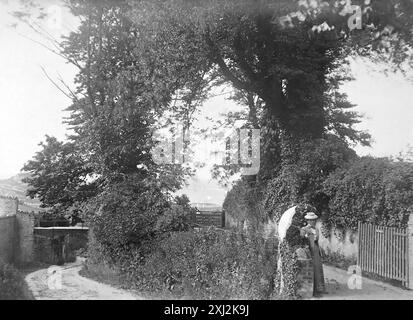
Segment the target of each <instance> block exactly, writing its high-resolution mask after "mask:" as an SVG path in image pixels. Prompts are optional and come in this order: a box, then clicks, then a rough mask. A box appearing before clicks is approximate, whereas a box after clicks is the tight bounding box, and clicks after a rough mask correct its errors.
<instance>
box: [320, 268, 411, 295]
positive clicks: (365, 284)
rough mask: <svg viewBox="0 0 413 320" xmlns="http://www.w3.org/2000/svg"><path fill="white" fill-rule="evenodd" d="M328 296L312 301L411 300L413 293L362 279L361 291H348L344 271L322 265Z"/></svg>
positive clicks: (347, 277) (346, 275)
mask: <svg viewBox="0 0 413 320" xmlns="http://www.w3.org/2000/svg"><path fill="white" fill-rule="evenodd" d="M324 277H325V279H326V285H327V291H328V294H326V295H324V296H323V297H322V298H313V299H314V300H413V291H410V290H404V289H401V288H398V287H395V286H392V285H389V284H387V283H383V282H379V281H374V280H371V279H367V278H364V277H363V278H362V288H361V289H353V290H352V289H350V288H349V286H348V285H347V281H348V279H349V277H350V275H348V274H347V272H346V271H344V270H341V269H338V268H334V267H331V266H326V265H324Z"/></svg>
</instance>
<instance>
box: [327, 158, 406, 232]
mask: <svg viewBox="0 0 413 320" xmlns="http://www.w3.org/2000/svg"><path fill="white" fill-rule="evenodd" d="M324 192H325V194H326V195H327V196H328V198H329V202H328V211H327V212H328V214H327V215H326V216H325V219H324V220H325V224H326V225H328V226H330V227H333V228H336V229H353V230H356V229H357V224H358V222H359V221H362V222H370V223H374V224H377V225H381V226H387V227H399V228H400V227H405V226H406V224H407V221H408V218H409V214H410V213H413V164H412V163H408V162H394V161H391V160H389V159H387V158H379V159H377V158H371V157H364V158H361V159H360V160H357V161H355V162H353V163H352V164H351V165H349V166H348V167H347V168H343V169H340V170H338V171H337V172H335V173H334V174H332V175H331V176H330V177H329V178H328V179H327V180H326V181H325V183H324Z"/></svg>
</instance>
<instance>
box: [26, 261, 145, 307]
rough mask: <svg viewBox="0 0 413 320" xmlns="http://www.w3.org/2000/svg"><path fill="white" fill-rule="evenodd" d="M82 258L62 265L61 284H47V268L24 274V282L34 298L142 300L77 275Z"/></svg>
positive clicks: (126, 292)
mask: <svg viewBox="0 0 413 320" xmlns="http://www.w3.org/2000/svg"><path fill="white" fill-rule="evenodd" d="M81 268H82V260H80V259H78V260H77V261H76V262H74V263H69V264H65V265H64V266H62V286H61V288H59V287H57V286H56V287H53V286H54V285H53V284H52V286H51V288H50V286H49V284H48V279H49V276H50V275H49V274H48V268H46V269H41V270H37V271H35V272H32V273H29V274H28V275H27V276H26V282H27V283H28V285H29V289H30V290H31V292H32V293H33V295H34V298H35V299H36V300H142V299H143V298H142V297H140V296H137V295H135V294H132V293H130V292H128V291H125V290H122V289H117V288H113V287H111V286H109V285H106V284H103V283H100V282H96V281H93V280H91V279H88V278H84V277H82V276H80V275H79V271H80V270H81Z"/></svg>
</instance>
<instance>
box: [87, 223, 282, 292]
mask: <svg viewBox="0 0 413 320" xmlns="http://www.w3.org/2000/svg"><path fill="white" fill-rule="evenodd" d="M148 245H149V246H150V245H152V248H151V249H150V250H148V251H147V252H145V253H144V252H143V251H142V249H141V248H135V249H134V250H133V249H132V250H129V251H127V252H126V251H125V252H124V253H123V257H122V258H121V259H119V260H118V261H117V262H116V264H114V265H113V268H115V269H118V270H120V271H121V273H123V274H124V275H126V277H127V280H126V283H127V284H128V285H129V286H130V287H132V288H135V289H137V290H139V291H141V292H145V293H150V294H151V295H156V296H162V297H173V298H191V299H267V298H269V297H270V295H271V293H272V290H273V279H274V277H275V272H276V254H275V252H274V251H272V250H269V249H268V246H266V245H265V242H264V240H263V239H260V238H246V237H245V236H244V235H242V234H238V233H235V232H224V231H222V230H216V229H209V230H204V229H202V230H199V231H194V230H192V231H188V232H173V233H171V234H170V235H169V236H168V237H164V238H163V239H161V240H160V241H159V242H158V243H151V244H148ZM266 248H267V249H266ZM95 250H96V248H95ZM105 250H106V249H105V248H104V247H100V248H99V249H98V250H97V252H96V253H95V254H92V256H93V255H94V260H93V259H92V260H90V261H89V263H92V262H94V263H95V264H96V263H97V264H101V262H102V260H103V261H104V260H105V257H106V254H105V253H104V251H105ZM102 252H103V254H102ZM98 255H99V256H100V258H98V259H96V257H97V256H98ZM98 260H100V261H98ZM124 280H125V279H124Z"/></svg>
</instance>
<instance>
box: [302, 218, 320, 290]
mask: <svg viewBox="0 0 413 320" xmlns="http://www.w3.org/2000/svg"><path fill="white" fill-rule="evenodd" d="M304 218H305V219H306V220H307V223H308V224H307V225H306V226H305V227H303V228H301V232H300V233H301V236H303V237H305V238H307V239H308V242H309V246H310V252H311V256H312V258H313V268H314V277H313V279H314V282H313V296H315V297H317V296H321V294H323V293H326V289H325V282H324V272H323V263H322V261H321V253H320V247H319V246H318V239H319V231H318V229H317V228H316V221H317V218H318V216H317V215H316V214H315V213H314V212H308V213H307V214H306V216H305V217H304Z"/></svg>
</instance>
